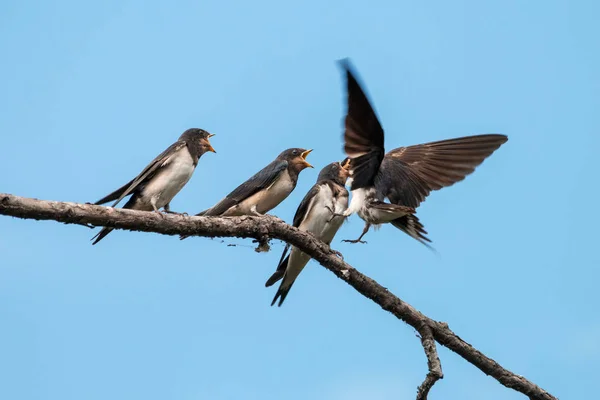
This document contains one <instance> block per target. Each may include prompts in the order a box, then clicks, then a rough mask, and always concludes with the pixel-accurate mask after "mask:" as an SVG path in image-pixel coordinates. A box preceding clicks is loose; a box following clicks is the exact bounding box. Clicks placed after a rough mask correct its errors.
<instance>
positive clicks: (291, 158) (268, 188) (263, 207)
mask: <svg viewBox="0 0 600 400" xmlns="http://www.w3.org/2000/svg"><path fill="white" fill-rule="evenodd" d="M311 151H312V149H311V150H305V149H299V148H292V149H287V150H285V151H283V152H282V153H281V154H279V155H278V156H277V158H276V159H275V160H273V161H272V162H271V163H270V164H269V165H267V166H266V167H264V168H263V169H261V170H260V171H258V172H257V173H256V174H254V175H253V176H252V177H251V178H250V179H248V180H247V181H246V182H244V183H242V184H241V185H240V186H238V187H237V188H236V189H235V190H234V191H233V192H231V193H229V194H228V195H227V196H225V198H224V199H222V200H221V201H219V202H218V203H217V204H215V205H214V206H212V207H211V208H209V209H208V210H204V211H202V212H199V213H198V214H196V215H201V216H205V217H209V216H222V217H229V216H239V215H258V216H260V215H263V214H265V213H267V212H269V211H270V210H272V209H273V208H275V207H277V206H278V205H279V203H281V202H282V201H283V200H285V199H286V198H287V197H288V196H289V195H290V193H292V191H293V190H294V188H295V187H296V183H298V175H299V174H300V172H301V171H302V170H303V169H305V168H313V166H312V165H310V164H309V163H308V161H306V156H308V154H309V153H310V152H311ZM186 237H188V236H187V235H181V236H180V237H179V238H180V239H181V240H183V239H185V238H186Z"/></svg>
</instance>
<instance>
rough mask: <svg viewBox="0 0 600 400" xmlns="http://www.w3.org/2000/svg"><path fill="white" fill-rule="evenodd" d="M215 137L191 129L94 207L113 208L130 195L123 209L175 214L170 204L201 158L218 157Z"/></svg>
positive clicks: (103, 233) (100, 234) (103, 232)
mask: <svg viewBox="0 0 600 400" xmlns="http://www.w3.org/2000/svg"><path fill="white" fill-rule="evenodd" d="M212 136H214V134H212V133H208V132H206V131H205V130H202V129H197V128H191V129H188V130H187V131H185V132H183V134H182V135H181V136H180V137H179V139H177V141H176V142H175V143H173V144H172V145H171V146H169V147H168V148H167V149H166V150H165V151H163V152H162V153H161V154H159V155H158V157H156V158H155V159H154V160H152V162H151V163H150V164H148V166H147V167H146V168H144V170H143V171H142V172H141V173H140V174H139V175H138V176H136V177H135V178H134V179H133V180H132V181H131V182H128V183H126V184H125V185H123V186H122V187H120V188H119V189H117V190H115V191H114V192H112V193H111V194H109V195H108V196H106V197H104V198H102V199H100V200H98V201H97V202H96V203H94V204H96V205H99V204H104V203H107V202H109V201H113V200H115V202H114V203H113V205H112V207H114V206H116V205H117V203H119V202H120V201H121V200H123V198H125V197H126V196H129V195H130V194H131V195H132V196H131V197H130V198H129V201H127V203H125V206H123V208H128V209H131V210H140V211H156V212H158V211H159V209H160V208H164V210H165V212H167V213H170V212H172V211H171V210H170V208H169V203H170V202H171V200H173V197H175V195H176V194H177V193H179V191H180V190H181V189H182V188H183V187H184V186H185V184H186V183H187V182H188V181H189V180H190V178H191V177H192V174H193V173H194V170H195V169H196V166H197V165H198V160H199V159H200V157H201V156H202V155H203V154H204V153H206V152H208V151H212V152H213V153H216V151H215V149H213V147H212V146H211V144H210V142H209V140H208V138H210V137H212ZM112 230H113V228H107V227H106V228H102V230H101V231H100V232H98V234H97V235H96V236H94V237H93V238H92V240H94V239H95V241H94V242H93V243H92V244H96V243H98V242H99V241H100V240H102V239H103V238H104V237H105V236H106V235H108V234H109V233H110V232H111V231H112Z"/></svg>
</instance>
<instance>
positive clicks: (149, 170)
mask: <svg viewBox="0 0 600 400" xmlns="http://www.w3.org/2000/svg"><path fill="white" fill-rule="evenodd" d="M185 146H186V142H185V141H177V142H175V143H173V144H172V145H171V146H169V147H168V148H167V149H166V150H165V151H163V152H162V153H160V154H159V155H158V156H157V157H156V158H155V159H154V160H152V162H151V163H150V164H148V166H146V168H144V170H143V171H142V172H141V173H140V174H139V175H138V176H136V177H135V178H133V179H132V180H131V181H130V182H128V183H126V184H125V185H123V186H121V187H120V188H119V189H117V190H115V191H114V192H112V193H111V194H109V195H107V196H105V197H103V198H101V199H100V200H98V201H97V202H96V203H94V204H96V205H100V204H104V203H108V202H109V201H113V200H115V202H114V203H113V204H112V206H111V207H114V206H116V205H117V204H118V203H119V202H120V201H121V200H123V198H125V197H127V196H128V195H130V194H132V193H133V192H134V191H135V190H136V189H137V188H138V187H140V185H142V184H144V183H146V182H147V181H148V179H150V178H152V177H153V176H154V175H155V174H156V172H157V171H158V170H159V169H160V168H161V167H164V166H165V165H167V164H168V163H169V161H170V158H171V156H172V155H173V154H175V153H177V152H178V151H179V150H181V149H182V148H183V147H185Z"/></svg>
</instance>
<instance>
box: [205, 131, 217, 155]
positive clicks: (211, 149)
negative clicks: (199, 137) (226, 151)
mask: <svg viewBox="0 0 600 400" xmlns="http://www.w3.org/2000/svg"><path fill="white" fill-rule="evenodd" d="M212 136H214V135H212ZM209 137H210V136H209ZM206 147H207V148H208V151H212V152H213V153H216V151H215V149H214V147H212V145H211V144H210V142H209V141H208V140H206Z"/></svg>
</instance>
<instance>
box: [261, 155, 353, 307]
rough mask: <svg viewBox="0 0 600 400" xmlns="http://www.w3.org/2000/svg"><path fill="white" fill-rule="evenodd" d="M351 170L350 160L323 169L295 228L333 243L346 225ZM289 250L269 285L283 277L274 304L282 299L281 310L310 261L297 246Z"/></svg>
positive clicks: (285, 250) (296, 221)
mask: <svg viewBox="0 0 600 400" xmlns="http://www.w3.org/2000/svg"><path fill="white" fill-rule="evenodd" d="M348 168H349V159H346V160H344V161H343V162H342V163H340V162H334V163H331V164H329V165H327V166H326V167H325V168H323V169H322V170H321V172H320V173H319V177H318V178H317V183H315V184H314V185H313V187H312V188H311V189H310V190H309V191H308V193H307V194H306V196H304V198H303V199H302V202H300V205H299V206H298V209H297V210H296V214H295V215H294V222H293V226H295V227H296V228H298V229H300V230H303V231H307V232H310V233H312V234H313V235H314V236H315V237H317V238H318V239H320V240H322V241H323V242H325V243H327V244H330V243H331V241H332V240H333V237H334V236H335V234H336V233H337V231H338V229H340V227H341V226H342V223H343V222H344V219H345V217H344V216H343V215H342V213H343V212H344V211H346V209H347V208H348V190H346V188H345V184H346V180H347V178H348V175H349V170H348ZM289 248H290V246H289V245H287V246H286V247H285V249H284V250H283V254H282V255H281V259H280V260H279V265H278V266H277V270H276V271H275V273H274V274H273V275H272V276H271V277H270V278H269V280H268V281H267V282H266V283H265V286H267V287H269V286H271V285H273V284H274V283H275V282H277V281H278V280H280V279H282V278H283V280H282V281H281V284H280V285H279V289H278V290H277V293H276V294H275V297H274V298H273V302H272V303H271V305H273V304H275V302H276V301H277V300H278V299H279V304H278V305H279V306H280V307H281V304H283V301H284V300H285V298H286V297H287V295H288V292H289V291H290V289H291V288H292V285H293V284H294V281H295V280H296V278H297V277H298V275H299V274H300V272H302V269H303V268H304V266H305V265H306V264H307V263H308V261H309V260H310V257H309V256H308V255H307V254H306V253H304V252H302V251H301V250H299V249H298V248H296V247H293V246H292V250H291V252H289V253H288V250H289Z"/></svg>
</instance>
